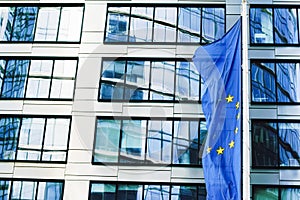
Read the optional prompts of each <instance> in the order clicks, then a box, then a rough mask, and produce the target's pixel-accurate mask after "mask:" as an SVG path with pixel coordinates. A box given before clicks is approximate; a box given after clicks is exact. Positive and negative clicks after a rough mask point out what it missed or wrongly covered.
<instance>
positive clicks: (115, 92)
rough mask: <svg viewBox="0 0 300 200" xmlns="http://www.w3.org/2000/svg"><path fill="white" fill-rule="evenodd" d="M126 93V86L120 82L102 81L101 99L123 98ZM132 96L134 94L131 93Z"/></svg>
mask: <svg viewBox="0 0 300 200" xmlns="http://www.w3.org/2000/svg"><path fill="white" fill-rule="evenodd" d="M123 95H124V87H123V86H122V85H118V84H111V83H101V86H100V99H104V100H105V99H106V100H112V99H113V100H121V99H123ZM130 96H132V95H130Z"/></svg>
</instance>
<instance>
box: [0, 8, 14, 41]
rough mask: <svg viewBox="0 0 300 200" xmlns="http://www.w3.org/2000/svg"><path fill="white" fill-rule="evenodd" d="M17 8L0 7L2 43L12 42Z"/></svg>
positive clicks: (0, 37) (0, 35)
mask: <svg viewBox="0 0 300 200" xmlns="http://www.w3.org/2000/svg"><path fill="white" fill-rule="evenodd" d="M14 16H15V7H0V41H10V39H11V35H12V28H13V22H14Z"/></svg>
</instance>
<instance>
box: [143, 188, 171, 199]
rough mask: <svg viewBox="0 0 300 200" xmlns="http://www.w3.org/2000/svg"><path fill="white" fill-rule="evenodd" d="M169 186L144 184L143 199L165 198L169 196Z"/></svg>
mask: <svg viewBox="0 0 300 200" xmlns="http://www.w3.org/2000/svg"><path fill="white" fill-rule="evenodd" d="M169 196H170V186H168V185H145V187H144V200H152V199H157V200H165V199H169V198H170V197H169Z"/></svg>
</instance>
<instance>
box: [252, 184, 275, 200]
mask: <svg viewBox="0 0 300 200" xmlns="http://www.w3.org/2000/svg"><path fill="white" fill-rule="evenodd" d="M253 199H254V200H263V199H272V200H273V199H274V200H279V193H278V188H274V187H259V186H256V187H253Z"/></svg>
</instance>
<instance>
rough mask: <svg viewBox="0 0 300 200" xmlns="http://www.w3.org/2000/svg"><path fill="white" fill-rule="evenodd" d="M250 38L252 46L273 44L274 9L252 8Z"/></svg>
mask: <svg viewBox="0 0 300 200" xmlns="http://www.w3.org/2000/svg"><path fill="white" fill-rule="evenodd" d="M250 38H251V43H252V44H273V42H274V41H273V10H272V8H250Z"/></svg>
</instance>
